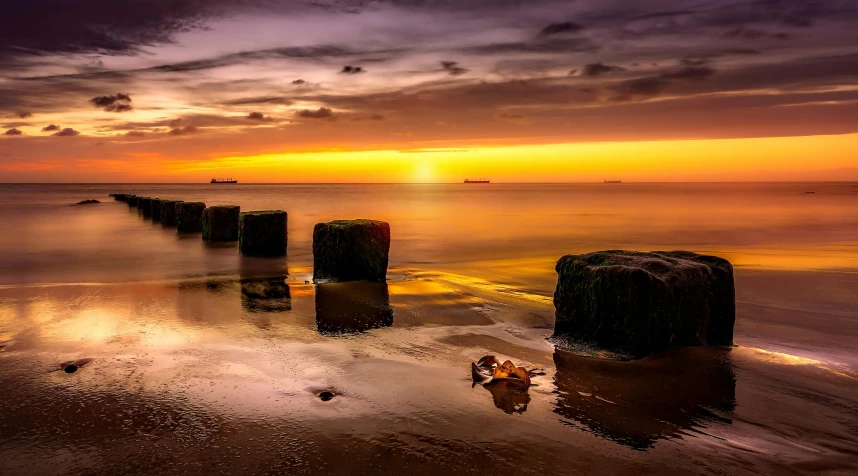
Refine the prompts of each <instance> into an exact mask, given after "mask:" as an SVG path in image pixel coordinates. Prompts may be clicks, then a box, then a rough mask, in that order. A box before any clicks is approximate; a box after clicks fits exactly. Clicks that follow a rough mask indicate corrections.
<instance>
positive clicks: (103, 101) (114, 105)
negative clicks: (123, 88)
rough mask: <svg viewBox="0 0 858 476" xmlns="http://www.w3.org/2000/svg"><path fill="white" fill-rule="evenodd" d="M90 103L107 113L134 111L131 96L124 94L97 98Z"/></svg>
mask: <svg viewBox="0 0 858 476" xmlns="http://www.w3.org/2000/svg"><path fill="white" fill-rule="evenodd" d="M89 102H91V103H92V104H93V105H94V106H95V107H99V108H102V109H104V110H105V111H107V112H127V111H130V110H131V109H132V107H131V96H129V95H127V94H122V93H117V94H115V95H113V96H96V97H94V98H92V99H90V100H89Z"/></svg>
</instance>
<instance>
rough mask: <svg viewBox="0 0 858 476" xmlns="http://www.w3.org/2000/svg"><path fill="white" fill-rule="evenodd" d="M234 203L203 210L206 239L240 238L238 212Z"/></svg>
mask: <svg viewBox="0 0 858 476" xmlns="http://www.w3.org/2000/svg"><path fill="white" fill-rule="evenodd" d="M240 211H241V209H240V208H239V207H237V206H234V205H217V206H213V207H208V208H206V209H205V211H203V239H204V240H206V241H236V240H238V214H239V212H240Z"/></svg>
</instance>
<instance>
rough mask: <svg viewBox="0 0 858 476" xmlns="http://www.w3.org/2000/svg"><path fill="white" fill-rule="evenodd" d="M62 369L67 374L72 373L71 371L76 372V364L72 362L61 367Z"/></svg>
mask: <svg viewBox="0 0 858 476" xmlns="http://www.w3.org/2000/svg"><path fill="white" fill-rule="evenodd" d="M63 370H64V371H65V372H66V373H67V374H73V373H75V372H77V365H74V364H71V365H66V366H65V368H63Z"/></svg>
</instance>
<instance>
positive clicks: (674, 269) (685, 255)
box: [554, 250, 736, 358]
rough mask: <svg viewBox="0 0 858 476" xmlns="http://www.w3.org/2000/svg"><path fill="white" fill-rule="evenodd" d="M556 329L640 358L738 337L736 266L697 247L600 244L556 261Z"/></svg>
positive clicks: (589, 345) (591, 345)
mask: <svg viewBox="0 0 858 476" xmlns="http://www.w3.org/2000/svg"><path fill="white" fill-rule="evenodd" d="M556 269H557V275H558V276H557V278H558V279H557V289H556V290H555V291H554V307H555V317H556V320H555V324H554V335H555V337H558V338H565V339H569V340H571V341H572V342H570V343H572V344H576V345H583V346H585V347H587V348H592V349H593V350H596V351H598V350H607V351H610V352H614V353H617V354H620V355H623V356H627V357H632V358H640V357H645V356H647V355H649V354H651V353H653V352H658V351H662V350H664V349H666V348H667V347H669V346H673V345H687V346H706V345H708V346H726V345H730V344H732V343H733V324H734V322H735V320H736V295H735V290H734V284H733V266H732V265H730V262H729V261H727V260H725V259H722V258H718V257H715V256H705V255H699V254H697V253H692V252H690V251H654V252H650V253H642V252H637V251H622V250H611V251H599V252H595V253H588V254H583V255H567V256H564V257H562V258H560V261H558V262H557V267H556Z"/></svg>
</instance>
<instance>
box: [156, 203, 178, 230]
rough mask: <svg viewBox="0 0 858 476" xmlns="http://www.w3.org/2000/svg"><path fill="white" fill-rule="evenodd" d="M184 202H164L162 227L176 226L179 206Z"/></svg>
mask: <svg viewBox="0 0 858 476" xmlns="http://www.w3.org/2000/svg"><path fill="white" fill-rule="evenodd" d="M181 201H182V200H164V201H163V202H161V226H164V227H168V226H173V227H174V226H176V212H177V210H176V209H177V205H178V204H179V202H181Z"/></svg>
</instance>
